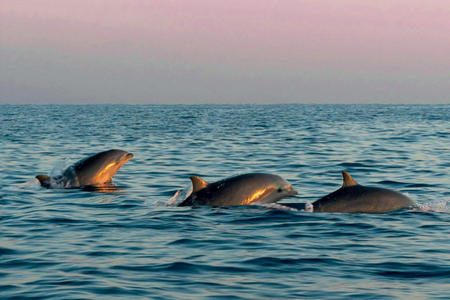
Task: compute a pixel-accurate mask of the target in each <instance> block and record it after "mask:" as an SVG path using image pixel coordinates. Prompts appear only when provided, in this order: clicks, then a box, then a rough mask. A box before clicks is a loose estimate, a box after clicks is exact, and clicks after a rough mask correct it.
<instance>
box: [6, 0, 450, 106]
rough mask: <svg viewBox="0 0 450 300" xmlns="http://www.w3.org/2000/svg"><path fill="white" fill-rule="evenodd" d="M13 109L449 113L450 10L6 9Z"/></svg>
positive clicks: (141, 0)
mask: <svg viewBox="0 0 450 300" xmlns="http://www.w3.org/2000/svg"><path fill="white" fill-rule="evenodd" d="M6 103H9V104H22V103H31V104H41V103H64V104H65V103H69V104H85V103H131V104H140V103H149V104H151V103H156V104H172V103H173V104H177V103H264V104H265V103H396V104H397V103H399V104H402V103H411V104H415V103H424V104H427V103H430V104H431V103H450V1H448V0H427V1H424V0H370V1H369V0H364V1H362V0H227V1H224V0H0V104H6Z"/></svg>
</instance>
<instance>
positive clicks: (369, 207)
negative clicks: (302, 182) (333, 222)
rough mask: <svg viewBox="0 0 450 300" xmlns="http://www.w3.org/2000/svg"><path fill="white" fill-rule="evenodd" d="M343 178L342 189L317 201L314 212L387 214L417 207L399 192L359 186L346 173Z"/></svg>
mask: <svg viewBox="0 0 450 300" xmlns="http://www.w3.org/2000/svg"><path fill="white" fill-rule="evenodd" d="M342 176H343V184H342V187H341V188H340V189H338V190H336V191H334V192H332V193H331V194H328V195H326V196H325V197H323V198H321V199H319V200H317V201H315V202H314V203H313V207H314V212H344V213H387V212H391V211H396V210H400V209H406V208H410V207H415V206H416V204H415V203H414V202H413V201H412V200H411V199H409V198H408V197H406V196H405V195H403V194H401V193H399V192H396V191H393V190H389V189H385V188H379V187H370V186H362V185H359V184H358V183H357V182H356V181H355V180H354V179H353V178H352V177H351V176H350V174H349V173H347V172H345V171H342Z"/></svg>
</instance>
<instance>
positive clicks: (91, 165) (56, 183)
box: [36, 149, 133, 188]
mask: <svg viewBox="0 0 450 300" xmlns="http://www.w3.org/2000/svg"><path fill="white" fill-rule="evenodd" d="M132 158H133V154H132V153H128V152H126V151H123V150H117V149H112V150H108V151H103V152H100V153H97V154H95V155H92V156H89V157H87V158H84V159H82V160H80V161H78V162H76V163H75V164H73V165H72V166H70V167H68V168H67V169H66V170H65V171H64V172H63V173H62V175H58V176H47V175H37V176H36V178H37V179H38V180H39V183H40V184H41V186H43V187H46V188H79V187H89V186H91V187H92V186H101V185H105V184H111V183H112V177H113V176H114V175H115V174H116V172H117V171H118V170H119V169H120V168H121V167H122V166H123V165H124V164H125V163H127V162H128V161H129V160H130V159H132Z"/></svg>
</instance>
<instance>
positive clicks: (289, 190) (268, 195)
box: [249, 174, 298, 203]
mask: <svg viewBox="0 0 450 300" xmlns="http://www.w3.org/2000/svg"><path fill="white" fill-rule="evenodd" d="M268 176H270V178H268V179H269V180H268V181H267V184H266V185H263V187H262V188H260V189H257V190H256V191H255V193H254V194H253V196H252V197H251V198H254V199H255V200H256V201H255V202H258V203H275V202H278V201H279V200H281V199H283V198H285V197H290V196H295V195H297V193H298V192H297V191H296V190H295V189H294V188H293V187H292V185H291V184H290V183H289V182H287V181H286V180H284V179H283V178H281V177H280V176H278V175H269V174H268ZM251 202H253V201H249V203H251Z"/></svg>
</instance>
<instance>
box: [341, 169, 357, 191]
mask: <svg viewBox="0 0 450 300" xmlns="http://www.w3.org/2000/svg"><path fill="white" fill-rule="evenodd" d="M342 179H343V181H344V182H343V183H342V187H349V186H354V185H358V183H357V182H356V181H355V179H353V178H352V176H350V174H348V173H347V172H345V171H342Z"/></svg>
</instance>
